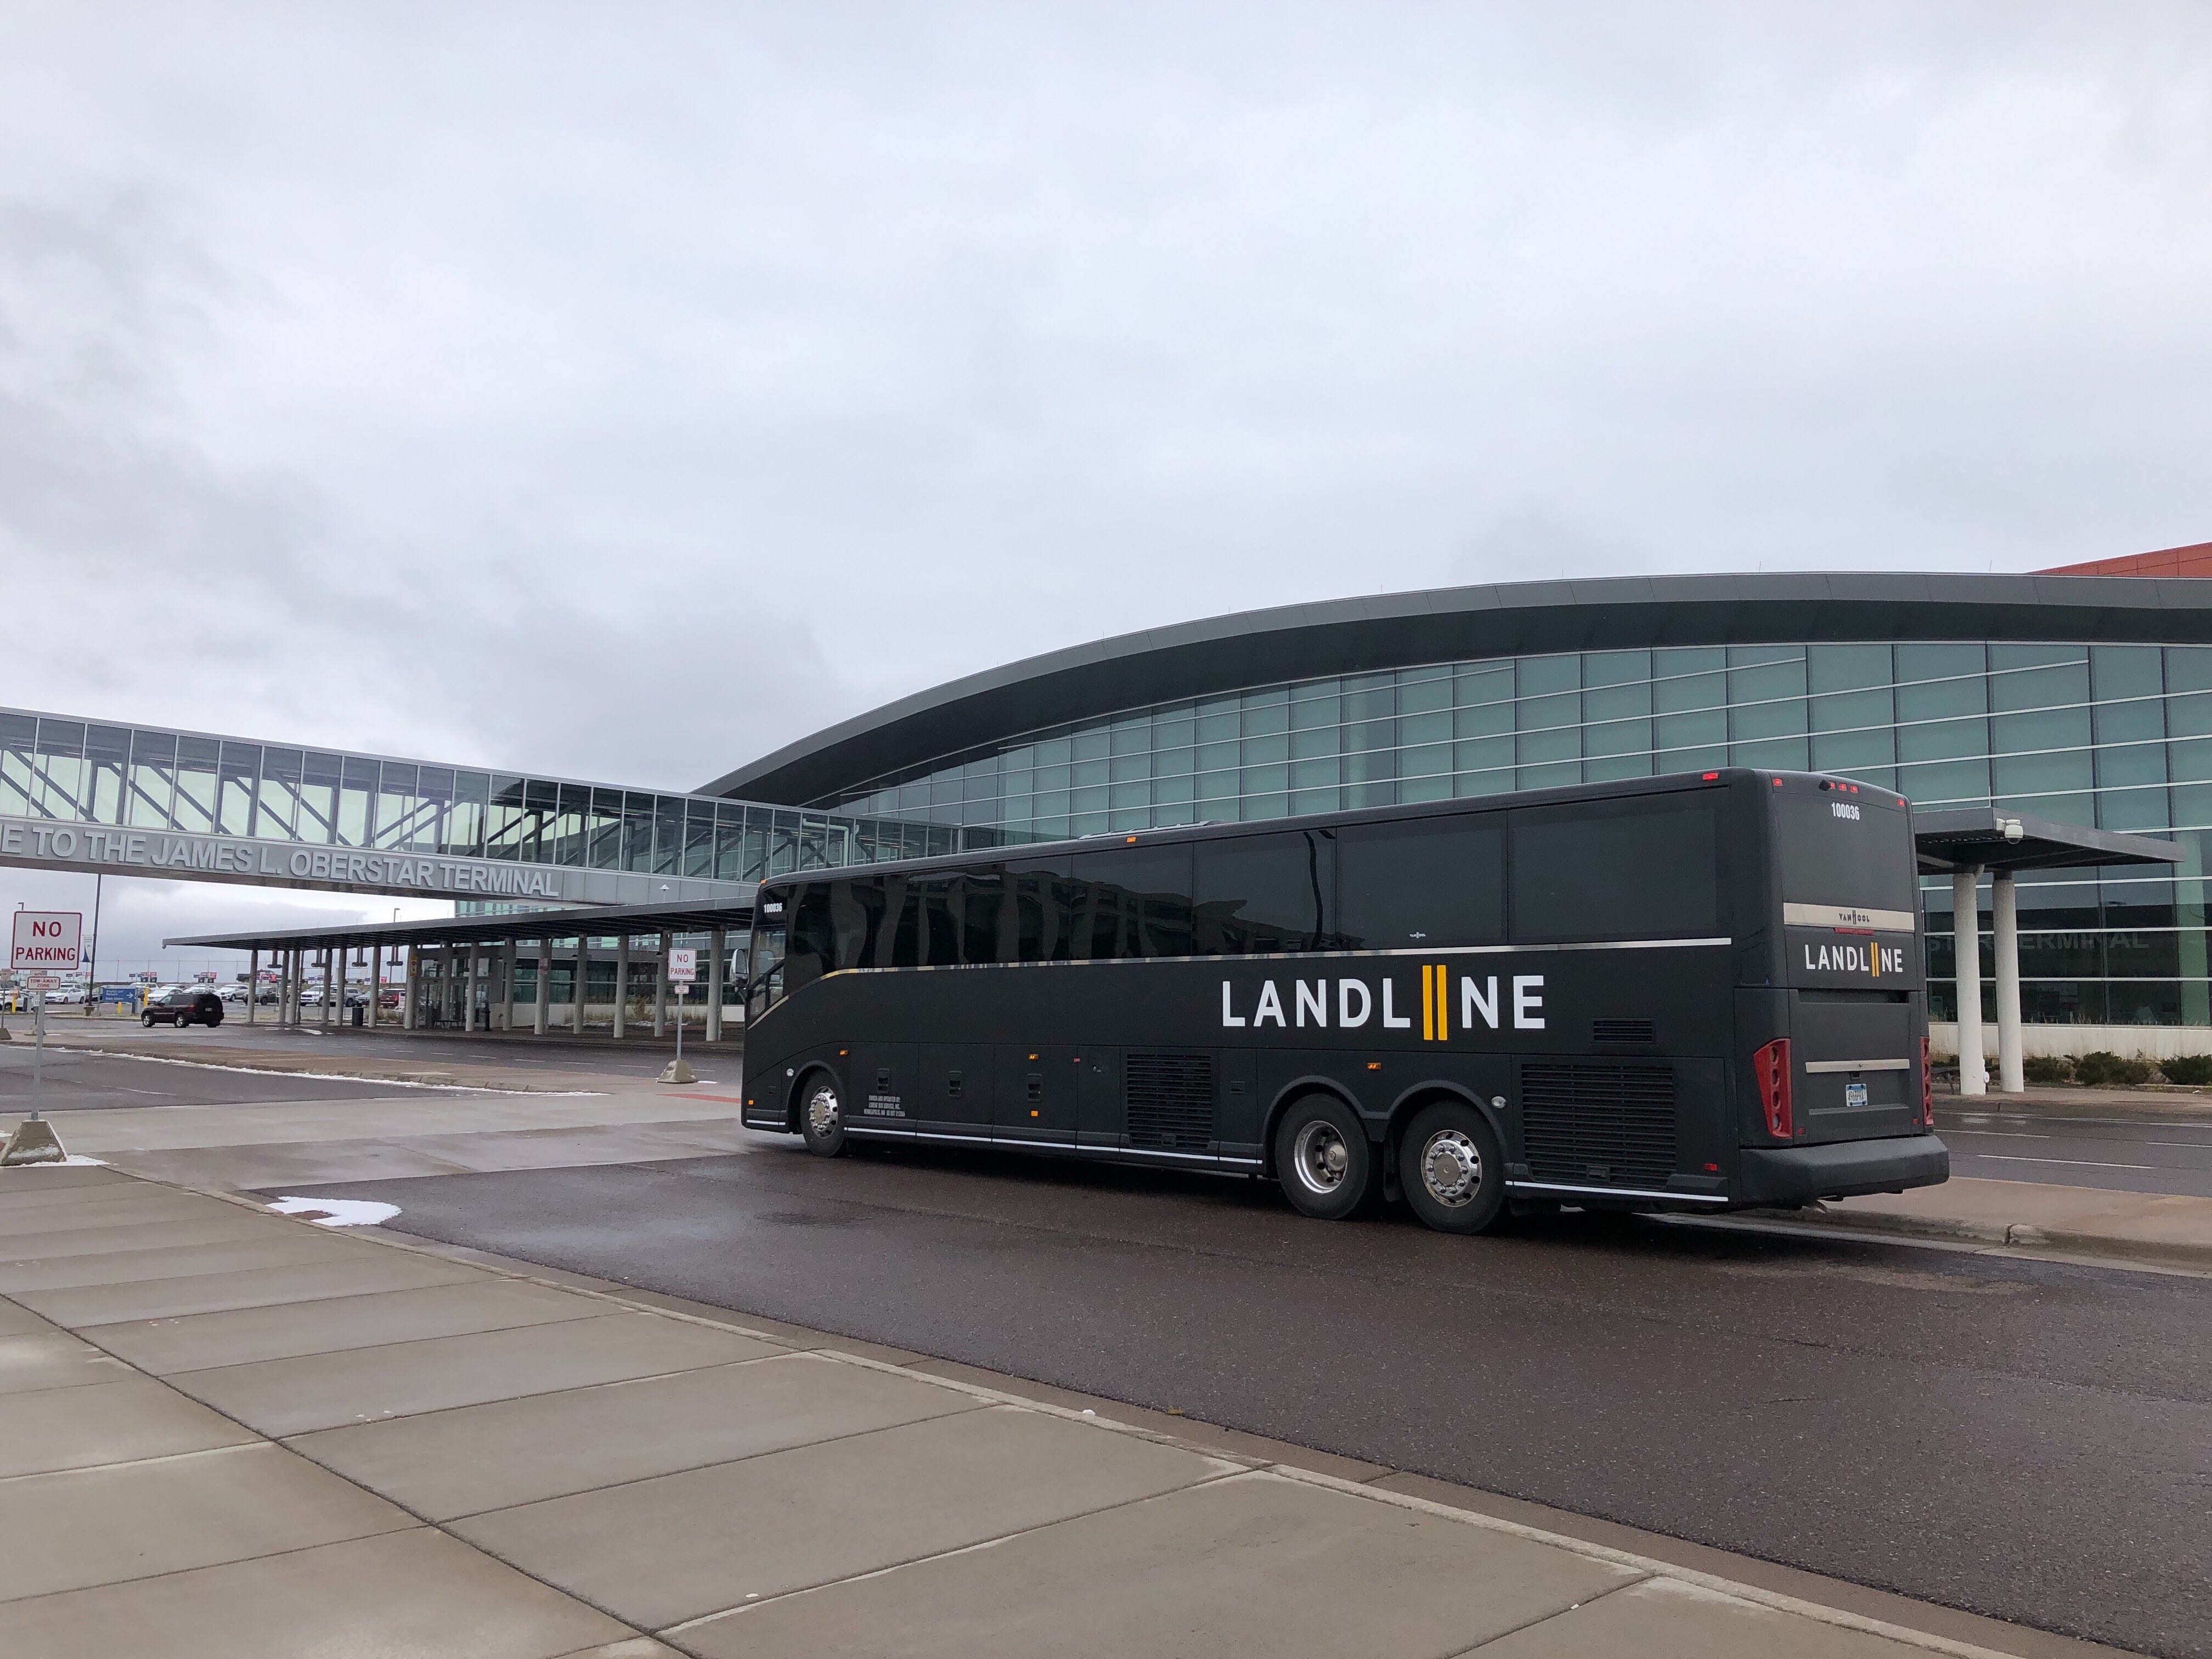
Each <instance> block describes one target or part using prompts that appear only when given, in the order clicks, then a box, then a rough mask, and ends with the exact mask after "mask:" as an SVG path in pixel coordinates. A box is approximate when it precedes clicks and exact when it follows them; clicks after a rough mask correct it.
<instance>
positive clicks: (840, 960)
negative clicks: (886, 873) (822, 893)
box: [829, 876, 884, 968]
mask: <svg viewBox="0 0 2212 1659" xmlns="http://www.w3.org/2000/svg"><path fill="white" fill-rule="evenodd" d="M883 909H884V882H883V878H882V877H880V876H874V877H870V876H859V877H854V878H850V879H848V880H842V881H833V882H831V883H830V884H829V925H830V928H831V930H832V931H833V932H834V933H836V939H837V951H836V965H837V966H838V967H839V968H866V967H867V966H869V965H870V963H869V961H868V944H869V941H870V939H872V938H873V937H874V935H875V933H876V930H877V928H878V927H879V926H880V925H881V919H882V916H883Z"/></svg>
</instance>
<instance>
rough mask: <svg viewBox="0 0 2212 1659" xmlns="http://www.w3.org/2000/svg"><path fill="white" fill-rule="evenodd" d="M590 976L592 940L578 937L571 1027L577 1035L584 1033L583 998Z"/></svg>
mask: <svg viewBox="0 0 2212 1659" xmlns="http://www.w3.org/2000/svg"><path fill="white" fill-rule="evenodd" d="M591 977H592V941H591V940H589V939H578V940H577V941H576V983H575V985H574V987H572V990H573V994H574V997H575V1000H576V1012H575V1018H574V1026H573V1029H574V1034H575V1035H576V1036H583V1035H584V998H585V996H586V994H587V993H588V987H589V985H590V982H591Z"/></svg>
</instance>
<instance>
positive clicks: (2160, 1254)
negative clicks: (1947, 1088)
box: [1741, 1207, 2212, 1270]
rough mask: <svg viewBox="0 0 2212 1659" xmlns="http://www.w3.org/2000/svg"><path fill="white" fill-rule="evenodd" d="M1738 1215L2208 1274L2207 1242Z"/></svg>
mask: <svg viewBox="0 0 2212 1659" xmlns="http://www.w3.org/2000/svg"><path fill="white" fill-rule="evenodd" d="M1741 1213H1743V1214H1745V1215H1748V1216H1754V1217H1756V1218H1758V1219H1759V1220H1760V1221H1762V1222H1771V1223H1778V1224H1780V1225H1784V1226H1798V1227H1823V1228H1836V1227H1843V1228H1850V1229H1853V1230H1856V1231H1862V1232H1877V1233H1897V1234H1900V1235H1902V1236H1904V1237H1908V1238H1937V1239H1943V1240H1946V1241H1948V1242H1949V1243H1968V1244H1993V1245H2001V1246H2003V1247H2004V1248H2006V1249H2016V1250H2021V1249H2027V1250H2051V1251H2054V1252H2062V1253H2064V1254H2066V1255H2109V1256H2119V1257H2122V1258H2124V1259H2125V1260H2127V1261H2142V1262H2147V1263H2149V1264H2151V1265H2153V1266H2155V1267H2189V1268H2197V1269H2205V1270H2212V1243H2206V1244H2189V1243H2160V1241H2158V1240H2155V1239H2143V1238H2124V1237H2117V1236H2115V1235H2113V1234H2111V1233H2088V1232H2079V1231H2074V1230H2072V1229H2065V1228H2051V1227H2038V1226H2035V1225H2032V1224H2030V1223H2028V1222H2025V1221H1966V1220H1961V1219H1959V1218H1955V1217H1951V1216H1914V1215H1892V1214H1888V1213H1886V1212H1881V1211H1874V1212H1859V1211H1855V1210H1826V1209H1817V1208H1810V1207H1808V1209H1806V1210H1750V1211H1744V1212H1741Z"/></svg>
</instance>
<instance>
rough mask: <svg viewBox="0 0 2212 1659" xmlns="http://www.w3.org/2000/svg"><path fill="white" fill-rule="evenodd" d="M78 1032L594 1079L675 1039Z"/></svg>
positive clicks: (158, 1050)
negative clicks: (621, 1040)
mask: <svg viewBox="0 0 2212 1659" xmlns="http://www.w3.org/2000/svg"><path fill="white" fill-rule="evenodd" d="M77 1024H78V1023H77V1022H76V1021H75V1020H71V1019H69V1018H66V1017H60V1016H58V1017H56V1018H55V1019H54V1020H53V1022H52V1024H50V1025H49V1026H48V1027H47V1034H48V1037H49V1039H50V1041H52V1042H69V1041H70V1038H71V1037H72V1036H74V1035H77V1034H78V1033H77V1032H76V1031H72V1030H71V1029H70V1028H72V1027H76V1026H77ZM9 1027H10V1029H11V1030H13V1031H14V1032H15V1041H14V1042H11V1043H9V1044H8V1045H6V1046H5V1047H0V1054H6V1053H8V1052H9V1050H11V1049H12V1050H19V1051H21V1052H22V1053H25V1054H27V1053H29V1052H30V1029H29V1023H28V1022H27V1020H21V1019H11V1020H10V1021H9ZM79 1030H81V1031H82V1032H84V1033H88V1034H90V1035H92V1036H94V1037H95V1038H96V1040H97V1041H99V1042H102V1043H106V1044H118V1043H119V1044H121V1045H124V1046H125V1048H127V1049H128V1050H129V1051H130V1052H131V1053H135V1054H151V1055H155V1056H157V1057H162V1058H172V1059H179V1060H190V1059H191V1058H193V1057H194V1055H195V1054H203V1053H204V1052H205V1051H207V1050H209V1049H211V1048H225V1049H237V1048H266V1049H268V1050H269V1051H270V1052H271V1053H273V1054H295V1055H299V1056H301V1057H304V1058H309V1059H313V1060H318V1061H323V1062H329V1063H332V1064H336V1065H341V1066H342V1065H343V1063H344V1061H345V1060H346V1059H347V1058H348V1057H349V1056H357V1057H359V1058H361V1059H363V1060H378V1061H380V1062H384V1063H387V1064H389V1063H404V1064H407V1065H410V1066H440V1065H449V1064H454V1063H457V1062H462V1061H466V1062H469V1063H471V1064H474V1065H495V1066H502V1067H511V1068H513V1070H514V1071H516V1072H518V1073H524V1074H531V1075H534V1074H537V1073H549V1072H550V1073H577V1072H588V1073H592V1074H593V1075H595V1076H616V1077H637V1078H650V1077H653V1076H655V1075H656V1074H658V1073H659V1071H660V1068H661V1067H662V1066H665V1065H667V1064H668V1060H669V1056H670V1055H671V1054H673V1053H674V1052H675V1049H676V1043H675V1039H674V1038H673V1037H672V1036H671V1037H668V1038H665V1039H662V1040H661V1041H659V1042H654V1041H653V1040H652V1039H651V1038H638V1039H633V1040H630V1041H627V1042H624V1043H623V1044H622V1045H621V1046H620V1047H617V1046H616V1045H615V1044H614V1043H613V1042H608V1041H606V1040H605V1039H601V1038H592V1037H586V1039H585V1040H584V1041H582V1042H577V1041H575V1040H574V1039H573V1038H563V1037H547V1038H542V1039H541V1038H534V1037H528V1036H518V1037H513V1038H507V1037H499V1036H462V1035H460V1034H459V1032H455V1033H453V1035H451V1036H446V1035H442V1034H441V1033H438V1032H434V1031H417V1032H412V1033H401V1032H398V1031H369V1030H358V1031H356V1030H353V1029H352V1028H350V1027H342V1028H339V1029H337V1030H331V1031H329V1032H324V1031H321V1030H318V1029H316V1028H315V1027H313V1026H308V1027H306V1028H304V1029H301V1030H282V1029H279V1028H278V1027H276V1026H274V1025H271V1024H261V1023H257V1024H252V1025H248V1024H246V1022H245V1021H244V1019H242V1018H239V1017H237V1016H235V1015H234V1016H233V1017H231V1018H228V1019H225V1020H224V1021H223V1023H222V1024H221V1025H219V1026H216V1027H215V1028H214V1029H213V1030H210V1029H209V1028H208V1027H206V1026H204V1025H191V1026H186V1027H185V1028H184V1029H182V1030H178V1029H176V1028H174V1027H172V1026H167V1025H157V1026H155V1027H152V1028H151V1029H148V1028H146V1027H143V1026H140V1025H137V1024H132V1023H131V1022H129V1021H125V1020H91V1021H87V1022H85V1023H84V1024H83V1025H82V1027H81V1028H79ZM697 1037H698V1033H697V1032H696V1030H694V1031H692V1032H691V1033H690V1034H689V1035H688V1036H686V1037H685V1038H684V1058H685V1059H687V1060H690V1061H691V1062H692V1064H693V1066H695V1067H696V1070H697V1071H698V1073H699V1074H700V1076H701V1077H702V1079H707V1078H714V1077H717V1076H721V1077H724V1078H726V1080H727V1081H728V1082H729V1083H730V1084H731V1085H732V1086H734V1085H735V1084H736V1082H737V1079H738V1073H739V1071H740V1070H741V1068H742V1061H741V1060H740V1058H739V1051H738V1047H737V1046H736V1045H735V1044H729V1045H725V1046H721V1047H718V1048H705V1047H703V1046H702V1045H701V1044H700V1043H699V1042H698V1041H697ZM50 1052H51V1051H50Z"/></svg>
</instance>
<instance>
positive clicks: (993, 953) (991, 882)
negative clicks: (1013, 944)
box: [960, 865, 1006, 963]
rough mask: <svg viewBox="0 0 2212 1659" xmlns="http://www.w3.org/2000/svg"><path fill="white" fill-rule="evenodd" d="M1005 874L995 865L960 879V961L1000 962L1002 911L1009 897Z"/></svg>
mask: <svg viewBox="0 0 2212 1659" xmlns="http://www.w3.org/2000/svg"><path fill="white" fill-rule="evenodd" d="M1005 897H1006V872H1004V871H1002V870H1000V869H999V868H998V867H997V866H994V865H989V866H984V867H983V868H981V869H980V870H970V871H969V872H968V873H967V874H965V875H963V877H961V878H960V960H961V961H963V962H971V963H975V962H997V961H999V960H1000V957H999V911H1000V907H1001V905H1002V904H1003V902H1004V901H1005Z"/></svg>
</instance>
